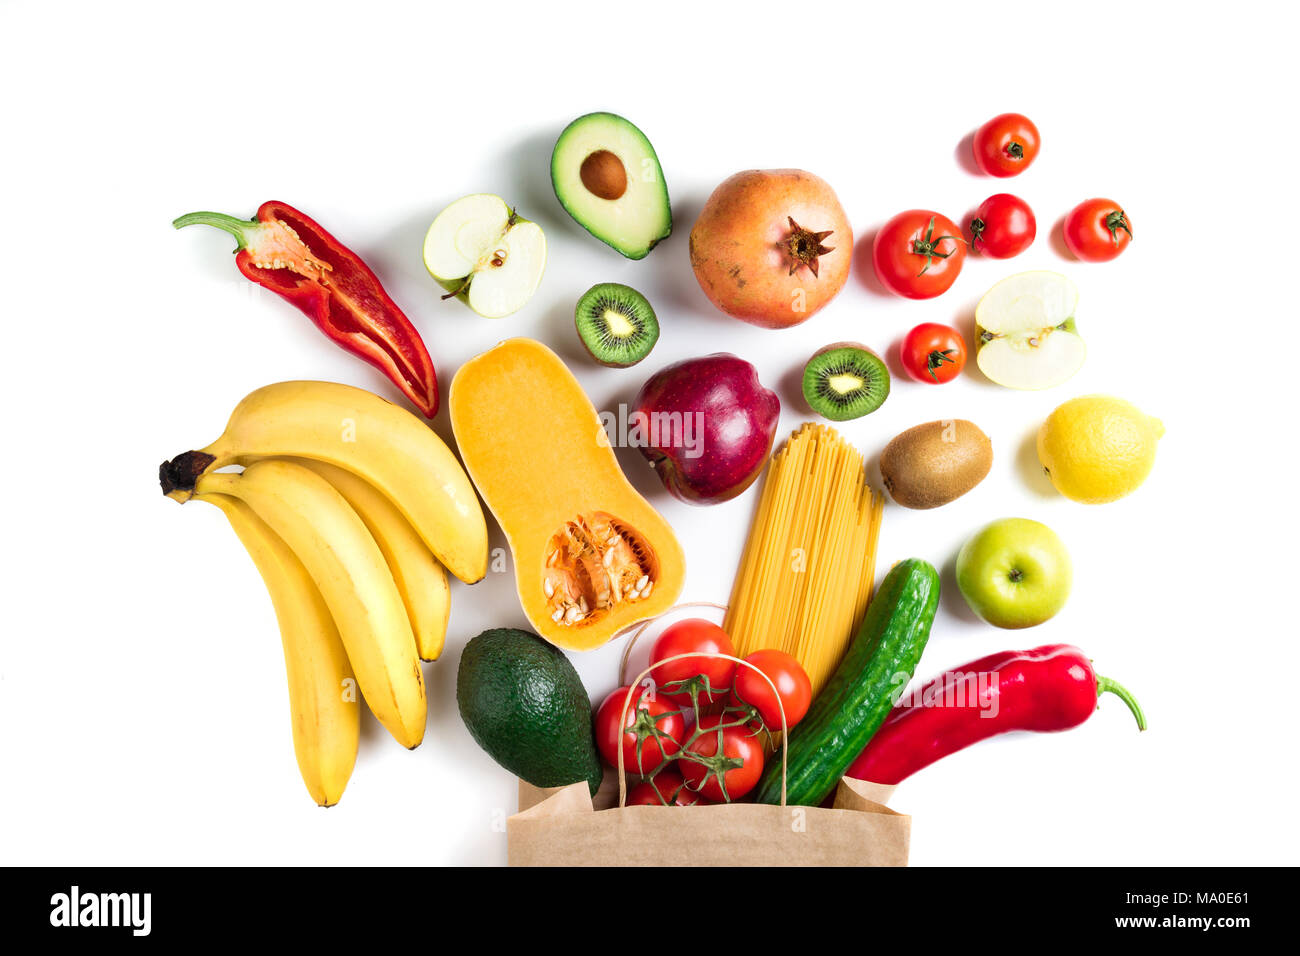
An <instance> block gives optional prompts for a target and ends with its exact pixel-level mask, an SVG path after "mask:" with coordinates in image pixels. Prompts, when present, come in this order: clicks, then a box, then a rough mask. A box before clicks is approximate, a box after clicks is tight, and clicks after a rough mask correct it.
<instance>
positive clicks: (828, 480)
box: [723, 423, 884, 694]
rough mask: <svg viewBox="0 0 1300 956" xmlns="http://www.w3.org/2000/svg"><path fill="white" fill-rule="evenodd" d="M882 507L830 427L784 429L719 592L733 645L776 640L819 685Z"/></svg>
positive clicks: (859, 606) (864, 569) (843, 637)
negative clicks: (727, 591)
mask: <svg viewBox="0 0 1300 956" xmlns="http://www.w3.org/2000/svg"><path fill="white" fill-rule="evenodd" d="M883 508H884V498H883V497H882V496H881V495H880V494H879V493H878V492H875V491H873V490H872V489H871V487H870V486H869V485H868V484H867V481H866V471H865V468H864V466H863V460H862V455H861V454H859V453H858V451H857V450H856V449H855V448H854V447H853V446H852V445H850V444H849V443H848V442H847V441H845V440H844V438H843V437H842V436H841V435H840V434H839V432H837V431H835V429H833V428H831V427H829V426H826V425H816V424H811V423H809V424H806V425H804V426H803V427H801V428H800V429H799V430H798V431H796V432H795V433H794V434H793V435H791V436H790V439H789V440H788V441H787V442H786V443H785V445H783V446H782V447H781V449H780V450H779V451H778V452H777V453H776V454H775V455H773V456H772V460H771V462H769V463H768V466H767V475H766V476H765V477H764V480H763V490H762V493H761V496H760V498H759V503H758V511H757V512H756V513H755V515H754V522H753V524H752V525H751V526H750V529H749V538H748V540H747V541H746V542H745V551H744V554H743V556H742V557H741V560H740V568H739V569H738V571H737V573H736V582H735V584H734V585H733V587H732V591H731V600H730V601H729V602H728V609H727V615H726V620H725V621H724V623H723V627H724V628H725V629H726V631H727V633H728V634H729V635H730V636H731V641H732V643H733V644H734V645H735V648H736V653H737V654H739V655H740V656H742V657H743V656H745V655H747V654H751V653H753V652H754V651H756V650H759V649H760V648H776V649H778V650H783V651H785V652H786V653H788V654H791V655H792V656H794V657H795V658H796V659H797V660H798V661H799V663H800V664H801V665H802V666H803V668H804V670H806V671H807V672H808V677H809V679H810V680H811V681H812V686H813V693H814V694H816V693H817V692H819V691H820V690H821V689H822V687H823V686H824V685H825V684H826V682H827V681H828V680H829V679H830V677H831V675H832V674H833V673H834V672H835V668H836V666H838V664H839V662H840V659H841V658H842V657H843V656H844V652H845V651H846V650H848V647H849V644H850V643H851V642H852V640H853V635H854V633H855V631H856V629H857V626H858V624H859V622H860V621H861V620H862V615H863V613H864V612H865V611H866V609H867V603H868V601H870V599H871V590H872V585H873V583H874V581H875V576H876V544H877V540H878V538H879V535H880V517H881V513H882V511H883Z"/></svg>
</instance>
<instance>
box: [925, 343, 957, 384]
mask: <svg viewBox="0 0 1300 956" xmlns="http://www.w3.org/2000/svg"><path fill="white" fill-rule="evenodd" d="M955 351H957V350H956V349H944V350H943V351H942V352H941V351H939V350H938V349H931V351H930V354H929V355H927V356H926V357H925V370H926V371H927V372H929V373H930V377H931V378H932V379H934V380H935V381H936V382H937V381H939V376H938V375H935V374H934V370H935V369H937V368H941V367H942V366H943V363H944V362H949V363H951V364H953V365H956V364H957V360H956V359H955V358H953V357H952V353H953V352H955Z"/></svg>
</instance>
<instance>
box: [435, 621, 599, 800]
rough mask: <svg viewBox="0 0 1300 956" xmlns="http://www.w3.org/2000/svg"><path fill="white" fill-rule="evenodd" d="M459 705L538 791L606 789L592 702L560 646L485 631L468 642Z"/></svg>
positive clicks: (481, 741)
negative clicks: (576, 786)
mask: <svg viewBox="0 0 1300 956" xmlns="http://www.w3.org/2000/svg"><path fill="white" fill-rule="evenodd" d="M456 703H457V705H458V706H459V707H460V716H461V719H462V720H463V721H465V726H466V727H468V728H469V732H470V735H471V736H472V737H473V738H474V739H475V740H476V741H477V742H478V745H479V746H480V747H482V748H483V749H484V750H485V751H486V752H487V753H488V755H489V756H490V757H491V758H492V759H493V760H495V761H496V762H497V763H499V764H501V766H503V767H505V768H506V769H507V770H509V771H510V772H511V773H513V774H514V775H515V776H517V777H519V778H520V779H522V780H526V781H528V782H529V783H531V784H532V785H533V786H535V787H562V786H566V785H568V784H571V783H576V782H578V781H579V780H585V781H587V786H588V787H589V788H590V789H591V793H592V795H593V796H594V795H595V793H596V788H597V787H598V786H600V778H601V774H602V771H601V766H600V757H599V756H598V755H597V753H596V741H595V737H594V735H593V733H592V725H591V698H589V697H588V696H587V690H586V688H584V687H583V686H582V681H581V680H580V679H579V677H578V672H577V671H576V670H574V669H573V665H572V664H571V663H569V659H568V658H567V657H565V656H564V653H563V652H562V651H561V650H560V649H559V648H557V647H553V646H552V645H550V644H548V643H547V642H546V641H544V640H542V639H541V638H540V637H538V636H537V635H536V634H530V633H529V632H528V631H520V630H517V629H515V628H512V627H498V628H492V629H491V630H487V631H484V632H483V633H482V634H480V635H478V637H476V638H474V639H473V640H471V641H470V642H469V643H468V644H466V645H465V650H464V652H463V653H462V654H461V656H460V669H459V670H458V671H457V673H456Z"/></svg>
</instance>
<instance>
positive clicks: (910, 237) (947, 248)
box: [871, 209, 966, 299]
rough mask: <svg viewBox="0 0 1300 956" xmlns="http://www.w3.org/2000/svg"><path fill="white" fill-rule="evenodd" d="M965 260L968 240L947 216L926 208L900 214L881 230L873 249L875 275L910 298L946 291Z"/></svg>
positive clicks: (928, 296)
mask: <svg viewBox="0 0 1300 956" xmlns="http://www.w3.org/2000/svg"><path fill="white" fill-rule="evenodd" d="M965 261H966V240H965V239H964V238H963V237H962V234H961V230H960V229H958V228H957V226H956V225H954V224H953V221H952V220H951V219H949V218H948V217H947V216H941V215H939V214H938V213H937V212H930V211H929V210H926V209H909V210H908V211H907V212H900V213H899V214H898V215H897V216H895V217H894V218H893V219H891V220H889V222H887V223H885V224H884V226H882V227H881V229H880V232H878V233H877V234H876V241H875V243H874V244H873V245H872V247H871V262H872V265H874V266H875V268H876V276H877V277H878V278H879V279H880V281H881V284H883V285H884V287H885V288H886V289H888V290H889V291H890V292H892V293H894V295H901V296H903V297H904V298H908V299H932V298H934V297H935V296H936V295H941V294H943V293H944V292H947V291H948V289H949V288H950V287H951V286H952V284H953V283H954V282H955V281H956V280H957V275H958V273H960V272H961V267H962V263H963V262H965Z"/></svg>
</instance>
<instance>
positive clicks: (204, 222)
mask: <svg viewBox="0 0 1300 956" xmlns="http://www.w3.org/2000/svg"><path fill="white" fill-rule="evenodd" d="M256 225H258V221H257V220H256V219H236V218H235V217H234V216H227V215H226V214H225V213H223V212H187V213H186V214H185V215H183V216H181V217H179V218H177V219H173V220H172V226H173V227H175V228H177V229H184V228H185V227H186V226H216V227H217V228H218V229H224V230H225V231H226V232H228V233H230V234H231V235H232V236H234V237H235V241H236V242H238V243H239V248H240V249H243V248H245V247H246V246H247V245H248V242H249V239H250V236H249V232H250V231H251V229H252V228H253V227H254V226H256Z"/></svg>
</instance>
